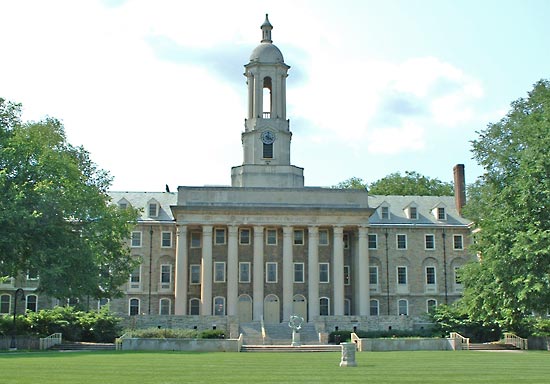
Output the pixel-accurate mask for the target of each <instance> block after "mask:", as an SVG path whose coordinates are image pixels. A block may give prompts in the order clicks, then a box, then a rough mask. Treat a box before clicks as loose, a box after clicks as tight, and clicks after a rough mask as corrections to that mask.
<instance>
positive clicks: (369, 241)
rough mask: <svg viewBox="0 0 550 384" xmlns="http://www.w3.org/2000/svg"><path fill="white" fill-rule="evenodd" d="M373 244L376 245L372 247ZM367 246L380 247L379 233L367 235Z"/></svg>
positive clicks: (369, 247)
mask: <svg viewBox="0 0 550 384" xmlns="http://www.w3.org/2000/svg"><path fill="white" fill-rule="evenodd" d="M373 239H374V240H373ZM372 245H374V247H372ZM367 247H368V249H378V234H377V233H369V234H368V235H367Z"/></svg>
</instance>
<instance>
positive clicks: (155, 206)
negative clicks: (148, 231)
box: [147, 201, 160, 217]
mask: <svg viewBox="0 0 550 384" xmlns="http://www.w3.org/2000/svg"><path fill="white" fill-rule="evenodd" d="M159 210H160V204H159V203H158V202H156V201H150V202H149V204H148V206H147V212H148V216H149V217H158V215H159Z"/></svg>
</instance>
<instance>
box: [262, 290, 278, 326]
mask: <svg viewBox="0 0 550 384" xmlns="http://www.w3.org/2000/svg"><path fill="white" fill-rule="evenodd" d="M264 322H265V323H266V324H279V323H280V322H281V317H280V316H279V298H278V297H277V296H275V295H267V296H266V297H265V300H264Z"/></svg>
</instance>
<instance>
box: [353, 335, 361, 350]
mask: <svg viewBox="0 0 550 384" xmlns="http://www.w3.org/2000/svg"><path fill="white" fill-rule="evenodd" d="M351 342H352V343H355V349H356V350H357V351H360V350H361V348H360V347H361V345H360V344H361V338H360V337H359V336H357V334H356V333H355V332H352V333H351Z"/></svg>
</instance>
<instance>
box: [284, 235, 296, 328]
mask: <svg viewBox="0 0 550 384" xmlns="http://www.w3.org/2000/svg"><path fill="white" fill-rule="evenodd" d="M292 234H293V228H292V227H283V321H288V320H289V319H290V315H292V296H293V294H294V279H293V278H292V270H293V265H292Z"/></svg>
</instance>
